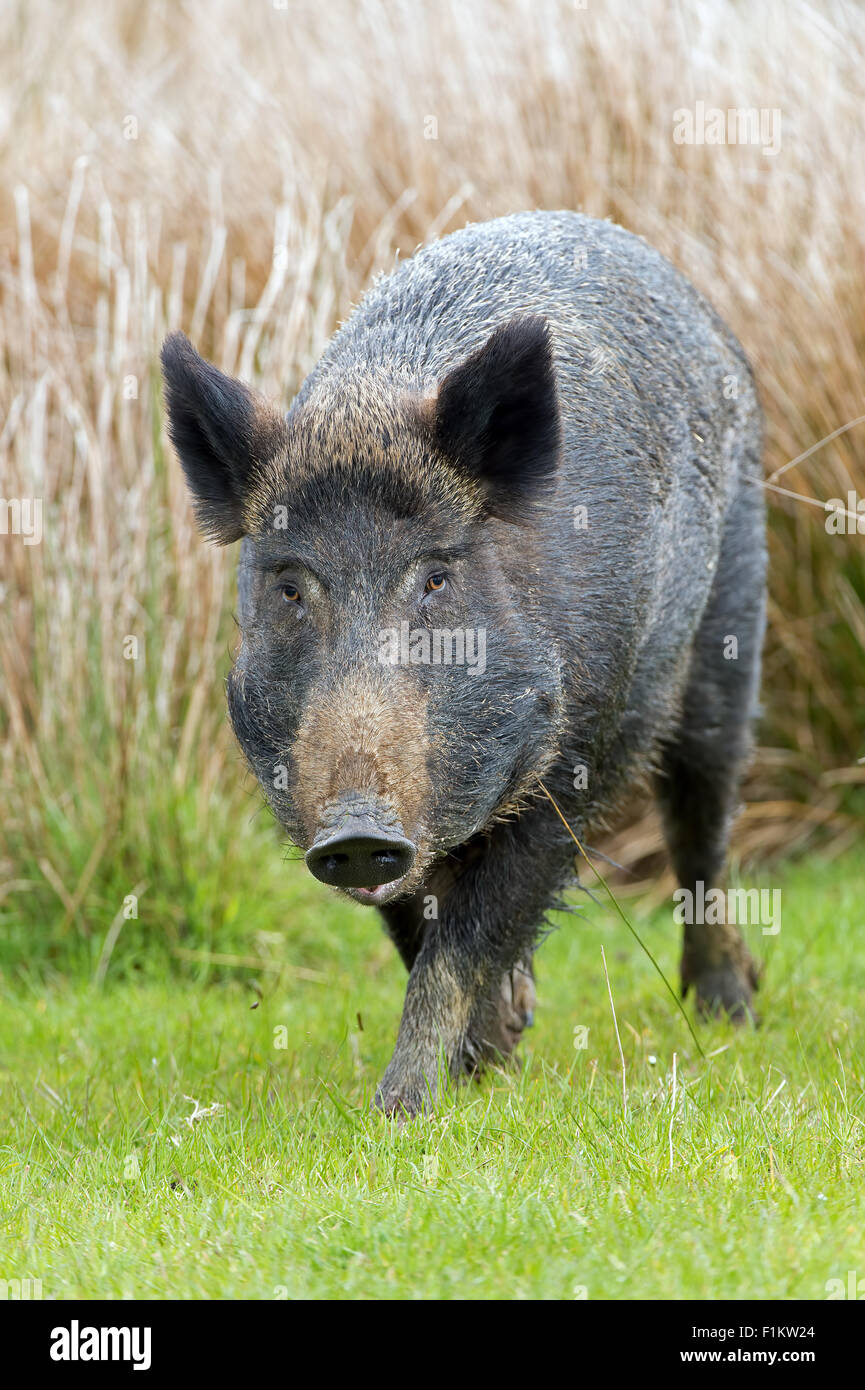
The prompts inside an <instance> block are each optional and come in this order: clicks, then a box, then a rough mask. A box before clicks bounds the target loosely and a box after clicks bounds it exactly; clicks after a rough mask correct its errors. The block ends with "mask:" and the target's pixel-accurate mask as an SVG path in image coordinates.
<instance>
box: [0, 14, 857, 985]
mask: <svg viewBox="0 0 865 1390" xmlns="http://www.w3.org/2000/svg"><path fill="white" fill-rule="evenodd" d="M0 26H2V29H0V174H2V177H0V185H2V191H0V496H2V497H3V498H5V499H9V498H18V499H21V498H32V499H35V498H41V499H42V504H43V522H42V524H43V533H44V534H43V538H42V540H41V543H39V544H33V545H28V544H24V542H23V539H22V537H21V536H15V535H0V597H2V603H0V776H2V803H3V804H2V813H0V814H2V830H0V835H2V839H0V939H2V940H3V941H5V943H6V948H7V951H8V954H7V957H6V960H7V965H8V966H9V968H10V969H11V970H14V969H16V968H17V966H16V962H17V961H18V960H20V959H23V958H24V957H25V956H26V958H27V959H29V960H30V961H31V962H32V961H41V962H43V963H44V964H45V966H46V967H48V968H51V965H52V963H53V965H54V968H56V969H58V970H59V969H61V968H63V967H64V966H65V964H66V963H67V962H68V961H69V960H70V959H71V957H72V956H74V955H76V954H82V955H83V957H84V958H85V959H87V960H89V961H91V963H92V962H93V961H94V960H95V959H97V958H98V960H99V962H102V961H103V960H104V961H105V962H106V964H107V959H106V957H105V950H106V943H107V942H109V941H110V944H111V948H112V950H113V946H114V943H115V941H116V939H117V936H118V935H119V933H120V928H121V925H122V927H123V942H122V947H123V949H122V951H119V952H118V955H117V962H116V963H117V965H118V967H119V968H126V967H127V966H128V967H129V968H131V967H133V966H136V965H137V966H141V965H142V962H144V961H146V958H147V953H148V951H152V950H153V949H155V947H156V946H165V948H166V949H167V950H169V951H170V952H171V953H172V954H173V956H174V957H175V958H176V959H177V961H178V962H179V963H180V968H182V962H183V961H184V960H185V959H186V958H187V954H188V953H190V952H194V950H195V949H197V947H199V946H202V945H204V946H212V947H214V949H217V950H219V949H228V947H232V948H233V949H241V948H242V946H243V943H244V941H246V940H247V939H249V937H250V934H251V933H256V932H257V933H258V936H257V938H256V939H257V940H258V945H259V948H260V947H261V941H262V940H264V941H265V942H266V940H267V932H268V929H269V928H270V927H273V926H280V927H284V926H285V924H286V904H287V901H289V899H287V897H286V889H285V882H286V875H288V877H289V879H290V882H291V885H293V887H292V891H296V892H297V893H299V894H303V895H308V896H307V899H306V900H307V901H308V902H314V901H315V895H316V894H318V893H320V890H318V889H317V888H316V887H315V885H312V884H311V882H310V883H307V882H306V880H304V882H303V883H301V880H300V875H299V874H298V872H297V871H296V869H292V868H289V869H286V867H285V866H284V865H283V863H282V860H281V856H280V853H279V851H278V849H277V848H276V846H277V843H278V842H277V839H276V832H275V830H274V828H273V825H272V823H271V822H270V819H269V816H268V814H267V812H265V811H259V809H258V808H259V797H258V795H257V793H256V792H255V789H254V787H253V786H252V785H251V782H250V779H249V778H248V777H246V776H245V775H244V772H243V768H242V764H241V761H240V757H239V754H238V752H237V750H236V748H235V746H234V744H233V740H232V737H231V734H230V731H229V728H228V724H227V718H226V714H225V700H224V692H223V679H224V676H225V674H226V672H227V670H228V667H229V664H230V653H231V649H232V646H233V642H234V631H235V629H234V625H233V620H232V605H233V601H234V600H233V570H234V565H235V559H236V556H235V553H234V549H232V550H229V551H228V552H223V551H218V550H215V549H212V548H209V547H206V546H204V545H203V544H201V543H200V542H199V540H198V538H197V536H196V534H195V531H194V528H193V524H192V519H191V513H190V508H189V505H188V502H187V498H186V494H185V491H184V487H183V483H182V478H181V475H180V470H179V468H178V466H177V465H176V463H175V461H174V459H173V456H172V455H171V453H170V451H169V449H168V447H167V443H166V437H165V430H164V420H163V413H162V406H161V400H160V391H159V379H158V373H157V355H158V350H159V346H160V343H161V341H162V338H163V337H164V335H165V333H166V332H168V331H169V330H170V329H174V328H183V329H184V330H185V331H186V332H187V333H188V334H189V335H190V336H191V338H192V339H193V340H194V341H195V343H196V345H197V346H198V347H199V348H200V349H201V350H202V351H203V352H204V353H205V354H206V355H208V356H210V357H211V358H212V359H213V360H214V361H215V362H216V363H217V364H218V365H219V366H220V367H222V368H223V369H224V370H226V371H229V372H234V373H237V374H239V375H242V376H243V377H245V378H247V379H249V380H252V381H254V382H255V383H256V384H257V385H258V386H259V387H260V388H261V389H263V390H264V391H267V392H270V393H272V394H273V395H274V396H276V397H277V398H279V399H281V400H282V402H283V403H284V404H285V405H286V406H287V405H288V403H289V401H290V399H291V397H292V395H293V393H294V392H295V391H296V389H297V387H298V386H299V384H300V382H301V381H302V379H303V377H304V376H305V374H306V373H307V372H308V370H309V369H310V368H311V367H312V365H313V364H314V362H315V360H316V359H317V357H318V355H319V354H320V352H321V350H322V348H323V346H324V344H325V342H326V341H327V338H328V337H329V335H330V334H331V333H332V331H333V329H334V328H335V326H336V325H337V323H338V322H339V321H340V319H341V318H343V317H344V316H345V315H346V313H347V312H348V310H349V309H350V307H351V305H352V304H353V303H355V302H356V301H357V299H358V298H359V296H360V295H361V294H362V292H363V290H364V289H365V287H366V286H367V285H368V284H369V282H370V280H371V279H372V277H374V276H375V275H376V274H377V273H378V272H380V271H382V270H385V271H386V270H387V269H389V268H390V267H391V266H392V265H393V263H394V258H395V256H397V255H401V256H407V255H410V254H411V253H412V251H413V250H414V249H415V248H416V247H417V246H418V245H419V244H421V243H423V242H425V241H428V240H431V239H433V238H435V237H438V236H441V235H442V234H444V233H446V232H448V231H451V230H454V229H455V228H457V227H460V226H462V225H463V224H464V223H465V222H466V221H470V220H481V219H485V218H490V217H496V216H499V215H501V214H504V213H508V212H512V211H515V210H518V209H522V208H535V207H539V208H561V207H566V208H574V209H578V210H581V211H583V212H586V213H589V214H591V215H593V216H596V217H611V218H613V219H615V220H616V221H617V222H620V223H621V224H622V225H624V226H626V227H628V228H630V229H631V230H633V231H635V232H638V233H640V234H642V235H643V236H645V237H646V238H648V239H649V240H650V241H651V242H652V243H653V244H654V245H656V246H657V247H658V248H659V249H660V250H661V251H663V252H664V253H665V254H666V255H668V256H669V257H670V258H671V259H672V260H673V261H674V262H675V263H676V264H677V265H678V266H679V267H680V268H681V269H682V270H683V271H684V272H685V273H686V274H687V275H688V276H690V277H691V278H692V279H693V281H694V282H695V283H696V285H697V286H698V287H699V288H700V289H701V290H702V291H703V292H704V293H705V294H706V295H707V296H708V297H709V299H710V300H711V301H712V302H713V303H714V305H715V306H716V308H717V309H718V310H719V311H720V312H721V314H722V315H723V316H724V317H725V318H726V319H727V321H728V322H729V324H730V325H731V327H732V328H733V330H734V332H735V333H736V334H737V335H738V337H739V338H740V340H741V341H742V343H743V344H744V347H745V349H746V351H747V352H748V354H749V356H750V359H751V362H752V363H753V366H754V369H755V372H756V376H757V380H758V383H759V387H760V391H761V395H762V399H763V404H764V407H765V411H766V417H767V447H766V470H767V475H769V474H771V473H772V472H773V471H774V470H776V469H778V468H780V467H782V466H783V465H785V464H787V463H788V462H789V461H791V460H793V459H796V458H798V456H800V455H802V454H805V453H806V452H807V451H808V450H810V449H811V448H812V446H814V445H816V444H818V442H819V441H822V440H824V439H825V437H826V436H828V435H830V434H833V433H834V432H835V431H837V430H839V428H840V427H842V426H845V425H847V424H849V422H851V421H854V420H856V419H858V417H860V416H862V415H865V391H863V360H865V313H863V310H865V244H863V234H862V229H863V227H865V172H863V171H865V123H863V120H862V114H863V111H865V10H863V9H862V8H861V7H859V6H857V5H851V4H843V3H838V4H833V3H825V4H821V5H818V6H814V5H808V4H803V3H790V0H764V3H762V4H761V5H759V6H753V5H747V4H745V3H741V4H740V3H737V0H720V2H719V0H712V3H700V0H697V3H691V4H681V5H678V4H671V3H669V0H642V3H640V4H634V3H632V0H588V3H587V4H586V6H585V8H582V7H581V6H580V5H578V4H574V3H567V0H436V3H435V4H431V3H423V4H422V3H418V2H417V0H416V2H415V3H400V0H329V3H328V4H327V5H322V4H320V3H314V2H313V0H286V3H284V4H283V3H280V0H276V3H273V0H243V3H241V0H209V2H208V3H206V4H202V3H200V2H199V3H194V4H193V3H177V2H176V0H172V2H171V3H166V2H165V0H150V3H148V4H146V5H143V4H140V3H137V0H112V3H104V0H101V2H100V0H95V2H91V3H88V4H86V5H85V4H83V3H76V4H71V5H67V6H64V7H63V8H62V9H58V8H57V7H56V6H55V5H53V4H51V3H50V0H28V3H23V2H22V3H14V2H13V0H6V3H5V4H4V6H3V8H2V14H0ZM698 102H703V103H705V106H706V107H709V108H720V109H722V110H725V111H726V109H728V108H751V109H758V110H766V111H778V112H780V148H778V149H777V150H776V151H775V152H774V153H766V152H765V150H764V147H763V146H762V145H761V144H760V143H753V144H751V143H749V144H740V143H736V144H733V143H724V144H696V143H679V142H678V141H677V140H676V139H675V138H674V131H675V129H676V124H677V118H676V113H677V112H681V111H682V110H683V109H684V110H687V111H694V112H696V110H697V103H698ZM778 486H779V487H782V488H784V489H786V492H777V491H773V492H769V493H768V497H769V502H770V523H771V609H770V613H771V625H770V631H769V635H768V640H767V646H766V654H765V684H764V704H765V713H764V718H763V720H762V723H761V725H760V728H759V730H758V744H759V747H758V751H757V755H756V758H755V762H754V767H753V771H752V774H751V777H750V781H749V785H748V788H747V796H748V805H747V808H746V809H745V811H744V812H743V815H742V817H741V819H740V821H739V823H738V826H737V830H736V836H735V843H734V854H735V857H736V858H737V859H738V861H739V863H740V864H742V865H744V866H745V867H746V868H747V867H748V866H750V865H753V864H756V863H757V861H759V860H766V859H767V858H772V857H777V856H780V855H786V854H801V853H803V852H811V851H812V850H816V849H819V850H820V851H821V853H822V854H823V855H824V856H825V855H827V854H830V855H831V854H835V853H838V852H840V851H841V850H843V849H844V848H845V847H846V846H848V845H849V844H851V843H852V842H853V841H856V840H859V839H861V836H862V831H863V826H865V765H863V764H862V763H861V762H860V761H859V759H861V758H862V757H863V755H865V689H863V686H865V680H863V673H865V535H858V534H852V535H851V534H843V535H837V534H830V533H829V532H828V531H827V529H826V515H825V513H824V511H823V509H822V503H823V502H824V501H825V500H826V499H828V498H841V499H844V501H845V503H846V501H847V499H848V494H849V493H851V492H852V493H854V494H855V495H856V496H857V497H859V498H861V497H863V496H865V424H860V425H858V426H856V425H854V426H852V427H851V428H850V429H847V430H845V431H844V432H842V433H840V434H838V435H837V437H835V438H833V439H832V440H831V441H829V442H827V443H825V444H823V445H822V447H820V448H819V449H816V450H815V451H814V452H813V453H811V454H810V455H809V456H808V457H807V458H805V459H803V460H802V461H801V462H798V463H797V464H796V465H795V466H794V467H792V468H789V469H788V470H787V471H786V472H785V473H784V475H783V477H781V478H780V479H779V480H778ZM788 493H789V494H792V495H788ZM604 847H605V848H606V849H607V851H608V852H609V853H611V854H612V855H613V856H614V857H615V858H616V859H618V860H619V861H620V863H622V864H623V865H625V866H626V867H627V868H628V869H630V870H631V871H632V876H631V878H630V879H629V880H628V881H629V882H631V883H632V884H633V883H641V882H642V883H645V882H646V881H647V879H648V876H649V875H650V874H651V875H654V876H655V883H656V892H658V893H661V892H663V891H664V890H665V888H668V887H669V879H668V877H667V876H666V868H665V860H664V858H663V855H662V853H661V852H660V837H659V834H658V829H657V823H656V821H655V818H654V816H653V814H652V813H650V812H649V811H648V810H647V808H646V807H645V806H644V805H641V804H635V806H634V807H633V808H632V814H631V816H630V818H629V822H628V825H627V827H626V828H624V829H623V830H622V831H621V832H619V833H617V834H615V835H614V836H612V837H611V838H610V840H609V841H607V842H606V843H605V846H604ZM634 875H635V876H636V877H634ZM658 875H660V877H658ZM129 895H134V897H135V900H136V902H139V901H140V907H138V908H137V909H136V910H137V911H138V916H137V917H133V918H131V919H129V920H127V919H126V918H124V917H123V904H124V902H125V901H127V899H128V898H129ZM322 901H323V899H322ZM346 910H353V909H346ZM112 933H113V934H114V935H113V939H112ZM262 934H263V935H262ZM185 953H186V954H185ZM100 968H101V966H100Z"/></svg>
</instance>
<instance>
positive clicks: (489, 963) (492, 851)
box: [376, 810, 570, 1115]
mask: <svg viewBox="0 0 865 1390" xmlns="http://www.w3.org/2000/svg"><path fill="white" fill-rule="evenodd" d="M544 828H546V836H544V834H543V831H544ZM551 843H552V844H553V845H555V839H554V837H553V836H551V835H550V830H549V822H548V818H547V817H545V816H544V813H543V810H540V811H534V812H529V813H527V814H526V815H524V817H523V818H522V820H521V821H520V822H519V823H517V824H516V825H514V824H513V823H509V824H507V825H503V826H499V827H498V828H497V829H496V830H495V831H494V832H493V833H492V835H491V836H490V837H489V838H488V839H486V840H484V841H483V842H482V844H481V846H480V847H475V848H474V849H473V852H472V854H471V855H470V856H468V857H467V858H466V859H465V861H464V862H463V863H460V864H457V865H456V866H452V865H450V864H449V865H448V867H447V869H446V870H445V874H444V878H443V879H442V878H441V877H439V878H438V879H437V878H436V876H435V875H433V878H432V882H431V883H430V884H429V885H428V889H427V892H426V898H427V899H428V898H429V896H430V893H431V892H435V889H436V888H439V892H438V893H437V894H436V896H437V897H438V903H437V908H438V913H437V916H435V917H433V918H431V920H429V921H428V922H426V923H425V924H424V927H423V929H422V930H421V931H417V930H413V929H412V928H411V925H410V924H411V921H412V918H411V915H410V914H408V915H407V909H408V908H409V906H410V905H409V904H405V905H403V907H402V910H401V911H397V912H394V913H391V914H390V915H389V916H387V917H386V921H387V924H388V930H389V931H390V933H391V935H392V936H393V937H394V939H395V940H396V942H397V945H398V947H399V949H400V951H401V954H402V955H403V958H404V959H405V960H406V964H408V965H410V974H409V982H408V989H407V992H406V1001H405V1007H404V1010H403V1016H402V1021H401V1023H400V1029H399V1035H398V1037H397V1043H396V1048H395V1051H394V1055H393V1058H392V1059H391V1062H390V1065H389V1066H388V1068H387V1070H386V1072H385V1074H384V1077H383V1078H382V1082H381V1085H380V1086H379V1089H378V1092H377V1094H376V1103H377V1105H379V1106H380V1107H381V1109H383V1110H384V1111H385V1112H386V1113H388V1114H390V1113H395V1112H396V1113H407V1114H409V1115H414V1114H417V1113H418V1111H420V1110H422V1109H423V1108H424V1107H425V1106H427V1105H428V1104H430V1103H431V1102H432V1101H434V1100H435V1098H436V1096H437V1092H438V1087H439V1082H440V1080H449V1079H454V1078H456V1077H457V1076H458V1075H459V1074H460V1072H461V1071H462V1070H463V1069H464V1068H465V1067H467V1066H468V1067H473V1066H475V1065H477V1064H478V1063H479V1062H480V1061H482V1060H483V1059H485V1058H489V1057H492V1056H495V1055H499V1054H507V1053H508V1052H510V1051H511V1050H512V1048H513V1047H514V1046H515V1044H516V1042H517V1041H518V1040H519V1036H520V1033H521V1032H522V1028H523V1027H524V1026H526V1025H527V1023H528V1022H530V1021H531V1020H530V1015H531V1012H532V1010H533V1008H534V986H533V982H532V977H531V971H530V961H531V952H532V948H533V946H534V944H535V941H536V939H537V933H538V928H539V927H540V925H541V923H542V921H543V918H544V914H545V913H546V912H547V911H548V910H549V908H550V907H551V906H552V905H553V903H554V901H555V899H556V896H557V890H559V889H560V888H561V887H562V885H563V884H564V882H565V881H566V879H567V877H568V873H569V870H570V864H569V856H568V854H567V852H566V851H561V850H560V849H556V848H551ZM442 885H443V886H442ZM415 920H416V919H415ZM505 981H507V983H505Z"/></svg>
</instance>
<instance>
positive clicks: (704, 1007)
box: [685, 962, 760, 1027]
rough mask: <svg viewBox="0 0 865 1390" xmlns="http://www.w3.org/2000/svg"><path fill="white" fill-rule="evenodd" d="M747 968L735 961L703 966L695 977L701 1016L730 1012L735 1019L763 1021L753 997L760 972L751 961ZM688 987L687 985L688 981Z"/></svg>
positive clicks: (739, 1022)
mask: <svg viewBox="0 0 865 1390" xmlns="http://www.w3.org/2000/svg"><path fill="white" fill-rule="evenodd" d="M748 964H749V967H750V968H749V969H747V971H746V972H743V971H742V970H740V969H738V968H737V967H736V966H735V965H733V964H732V963H727V964H725V965H718V966H715V967H712V968H710V969H707V970H703V971H702V972H701V973H700V974H699V975H698V976H697V977H696V979H695V980H694V981H693V985H694V992H695V994H696V996H697V1012H698V1014H699V1015H700V1017H701V1018H717V1017H719V1016H721V1015H723V1014H726V1015H727V1017H728V1018H729V1019H730V1021H731V1022H732V1023H736V1024H743V1023H752V1024H753V1025H754V1026H755V1027H756V1026H757V1025H758V1024H759V1022H760V1018H759V1015H758V1014H757V1013H756V1012H755V1010H754V1007H753V1004H752V998H753V993H754V990H755V989H756V988H757V974H756V971H755V969H754V967H753V965H752V964H751V963H750V962H749V963H748ZM685 989H687V985H685Z"/></svg>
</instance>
